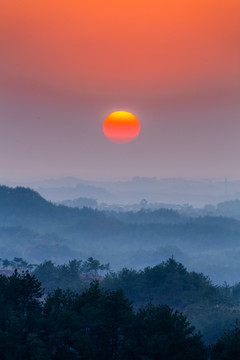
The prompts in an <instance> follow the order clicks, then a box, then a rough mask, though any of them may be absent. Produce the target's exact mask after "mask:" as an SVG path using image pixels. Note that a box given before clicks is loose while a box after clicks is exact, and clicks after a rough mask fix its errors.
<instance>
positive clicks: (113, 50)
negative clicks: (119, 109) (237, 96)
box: [0, 0, 240, 95]
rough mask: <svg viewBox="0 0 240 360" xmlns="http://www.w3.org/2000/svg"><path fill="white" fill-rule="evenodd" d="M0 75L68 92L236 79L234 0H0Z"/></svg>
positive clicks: (164, 89) (181, 86)
mask: <svg viewBox="0 0 240 360" xmlns="http://www.w3.org/2000/svg"><path fill="white" fill-rule="evenodd" d="M0 6H1V11H0V44H1V57H0V76H1V77H0V79H1V80H2V84H4V86H5V88H6V86H7V87H11V86H13V87H14V86H19V84H20V86H21V84H22V86H23V87H24V84H25V83H27V82H31V81H34V82H36V83H39V86H44V87H45V88H46V89H48V88H49V89H51V91H53V92H54V88H56V89H58V91H59V90H60V89H64V90H65V91H70V92H72V93H73V94H81V93H82V92H85V93H91V94H92V93H97V92H98V91H99V90H100V89H101V91H103V92H106V93H112V91H114V92H116V93H121V92H124V93H125V94H126V93H127V94H129V95H131V94H133V93H135V94H136V93H140V94H146V93H147V94H148V93H149V94H151V93H154V92H156V91H159V92H160V93H169V92H170V93H171V92H173V93H174V92H179V91H180V92H181V91H182V90H183V91H186V89H188V88H189V89H192V88H195V87H200V88H201V87H204V86H205V84H206V83H207V84H208V86H209V87H210V89H212V88H213V91H214V88H215V87H216V88H219V87H221V86H222V87H230V88H232V87H233V88H235V87H237V86H238V85H239V82H240V66H239V64H240V46H239V44H240V2H239V0H148V1H146V0H101V1H99V0H85V1H83V0H68V1H66V0H34V1H33V0H21V1H20V0H1V5H0Z"/></svg>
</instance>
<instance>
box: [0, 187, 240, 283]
mask: <svg viewBox="0 0 240 360" xmlns="http://www.w3.org/2000/svg"><path fill="white" fill-rule="evenodd" d="M239 238H240V221H239V220H237V219H232V218H225V217H222V216H195V215H194V216H188V215H186V214H185V215H184V214H181V213H179V212H177V211H175V210H169V209H158V210H147V209H142V210H140V211H137V212H132V211H130V212H121V213H119V212H113V211H98V210H93V209H90V208H83V209H78V208H70V207H67V206H63V205H55V204H53V203H51V202H49V201H47V200H45V199H44V198H42V197H41V196H40V195H39V194H38V193H37V192H35V191H33V190H31V189H28V188H22V187H17V188H9V187H6V186H0V254H1V258H13V257H16V258H24V259H27V260H28V262H29V263H32V264H35V263H39V262H43V261H44V260H49V259H50V260H51V261H53V262H55V263H63V262H68V261H69V260H70V259H73V258H76V257H77V258H88V257H94V258H98V259H99V260H100V261H101V262H102V263H107V262H109V261H110V262H111V265H112V267H113V269H115V270H119V269H121V268H122V267H128V268H130V267H133V268H135V269H141V268H144V267H146V266H149V265H150V266H154V265H156V264H158V263H159V262H161V261H162V260H167V259H168V258H169V257H171V256H172V255H174V256H175V257H176V258H177V259H178V260H180V261H182V262H183V263H184V264H186V266H187V267H188V268H189V269H191V270H195V271H198V272H203V273H205V274H208V275H210V277H211V278H212V279H213V281H214V282H217V283H219V284H222V283H223V282H224V281H227V282H229V283H230V284H231V285H232V284H234V283H235V282H237V281H238V280H239V279H238V274H239V271H240V264H239V261H238V259H239V255H240V243H239ZM46 254H47V256H46Z"/></svg>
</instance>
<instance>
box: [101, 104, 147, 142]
mask: <svg viewBox="0 0 240 360" xmlns="http://www.w3.org/2000/svg"><path fill="white" fill-rule="evenodd" d="M102 129H103V133H104V135H105V136H106V137H107V138H108V139H109V140H111V141H113V142H115V143H118V144H124V143H127V142H130V141H132V140H133V139H135V138H136V137H137V136H138V135H139V133H140V122H139V120H138V119H137V118H136V116H135V115H133V114H131V113H130V112H127V111H115V112H112V113H111V114H110V115H108V116H107V117H106V119H105V120H104V121H103V125H102Z"/></svg>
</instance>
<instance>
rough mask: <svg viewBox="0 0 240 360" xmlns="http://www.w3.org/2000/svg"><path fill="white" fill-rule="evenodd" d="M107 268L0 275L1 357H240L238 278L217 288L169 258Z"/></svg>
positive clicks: (93, 263)
mask: <svg viewBox="0 0 240 360" xmlns="http://www.w3.org/2000/svg"><path fill="white" fill-rule="evenodd" d="M5 260H6V259H5ZM17 260H18V263H19V264H22V265H24V266H25V267H26V268H27V267H28V264H26V263H24V262H23V260H21V259H17ZM9 262H11V261H9ZM13 262H14V261H13ZM15 262H16V259H15ZM5 263H6V262H5ZM108 268H109V265H108V264H106V265H103V264H101V263H100V262H99V261H98V260H95V259H93V258H89V259H88V260H86V261H84V262H83V261H78V260H72V261H70V262H69V263H68V264H65V265H54V264H53V263H52V262H51V261H46V262H44V263H42V264H40V265H38V266H36V267H35V270H33V272H32V273H29V272H28V270H27V271H22V270H21V271H20V270H18V271H17V270H15V271H14V272H13V273H12V275H11V276H4V275H0V358H1V360H23V359H24V360H45V359H46V360H78V359H82V360H85V359H86V360H95V359H100V360H101V359H102V360H111V359H124V360H128V359H136V360H159V359H164V360H168V359H169V360H188V359H189V360H193V359H196V360H198V359H199V360H204V359H206V360H207V359H212V360H230V359H231V360H237V359H238V360H239V359H240V327H239V323H238V319H239V318H240V312H239V308H238V306H239V294H240V291H239V285H238V284H237V285H235V286H234V287H228V286H227V285H224V286H221V287H219V286H214V285H213V284H212V283H211V281H210V280H209V279H208V278H207V277H205V276H203V275H202V274H198V273H195V272H188V271H187V269H186V268H185V267H184V266H183V265H182V264H181V263H178V262H176V261H175V260H174V259H173V258H171V259H169V260H168V261H167V262H163V263H161V264H159V265H157V266H155V267H153V268H150V267H149V268H146V269H144V270H142V271H135V270H129V269H123V270H122V271H120V272H119V273H113V272H111V271H109V269H108ZM102 272H105V275H104V276H103V274H102V275H100V274H101V273H102ZM39 279H41V280H42V282H43V285H42V284H41V282H40V281H39ZM93 279H98V280H99V281H97V280H93ZM91 280H93V281H91ZM45 285H47V287H48V292H47V291H46V289H44V286H45ZM59 286H61V287H62V288H60V287H59ZM226 329H227V330H226ZM199 330H201V333H202V334H203V337H202V335H201V333H200V332H199Z"/></svg>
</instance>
